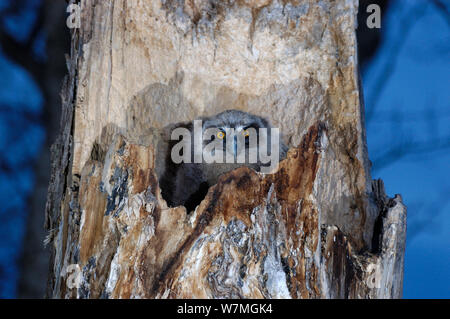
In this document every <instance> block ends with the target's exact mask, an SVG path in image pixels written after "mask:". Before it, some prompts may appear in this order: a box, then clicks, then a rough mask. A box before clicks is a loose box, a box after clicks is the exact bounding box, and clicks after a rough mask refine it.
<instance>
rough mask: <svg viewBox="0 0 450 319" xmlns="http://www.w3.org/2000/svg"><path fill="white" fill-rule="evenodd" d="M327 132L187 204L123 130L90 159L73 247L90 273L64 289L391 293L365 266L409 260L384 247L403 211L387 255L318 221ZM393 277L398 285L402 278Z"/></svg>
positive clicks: (388, 219) (131, 294)
mask: <svg viewBox="0 0 450 319" xmlns="http://www.w3.org/2000/svg"><path fill="white" fill-rule="evenodd" d="M322 134H326V133H325V131H324V130H323V127H321V126H320V125H316V126H313V127H311V129H310V130H309V132H308V133H307V134H306V135H305V137H304V139H303V141H302V143H301V144H300V146H299V147H297V148H293V149H291V150H290V151H289V153H288V156H287V159H286V160H283V161H282V162H281V163H280V166H279V168H278V169H277V171H276V172H274V173H273V174H267V175H264V174H259V173H257V172H255V171H253V170H252V169H250V168H247V167H241V168H239V169H237V170H234V171H231V172H229V173H227V174H224V175H223V176H222V177H221V178H220V179H219V182H218V183H217V185H215V186H213V187H211V189H210V190H209V192H208V194H207V196H206V198H205V199H204V200H203V201H202V202H201V204H200V205H199V206H198V207H197V209H196V210H195V211H194V212H191V213H190V214H189V213H188V212H186V210H185V208H184V207H175V208H171V207H167V205H166V203H165V201H164V199H163V198H162V197H161V193H160V189H159V186H158V183H157V179H156V173H155V167H154V160H153V159H154V155H155V154H154V152H155V150H154V149H153V147H152V146H141V145H136V144H130V143H129V142H127V140H126V139H125V138H124V137H122V136H118V137H117V138H116V139H115V140H114V141H113V143H112V144H111V146H110V148H109V150H108V152H107V154H106V156H105V158H104V161H103V162H100V161H94V160H92V161H90V162H88V163H87V165H86V167H85V168H84V169H83V171H82V174H81V177H80V182H79V191H78V194H75V198H77V199H78V203H77V205H76V206H77V207H78V208H79V210H78V211H74V212H73V215H74V220H73V223H72V224H70V226H69V227H70V228H69V231H70V233H71V234H73V235H74V236H75V238H78V240H76V241H73V242H74V244H75V245H73V246H72V248H73V249H72V251H70V252H67V255H66V260H67V262H70V263H71V264H79V265H81V269H82V280H81V283H80V288H79V289H76V290H71V289H68V288H67V287H64V279H65V278H62V279H63V280H62V281H61V285H62V286H61V292H62V296H65V297H70V296H72V297H78V298H99V297H108V298H326V297H328V298H349V297H352V298H358V297H359V298H363V297H387V296H389V295H390V293H391V290H390V289H388V290H387V291H385V292H384V295H383V294H380V292H379V291H380V289H379V288H377V287H375V286H371V285H372V282H370V281H369V278H370V276H371V275H373V274H372V273H370V272H367V269H368V267H369V265H377V267H378V265H379V266H382V267H383V266H390V267H399V266H400V265H402V260H396V259H395V258H394V260H392V257H391V256H385V255H383V248H384V249H385V250H386V249H387V248H389V249H390V247H389V246H387V245H392V243H391V241H392V239H393V238H396V237H397V234H395V232H394V233H392V229H391V228H392V227H396V228H397V230H396V231H402V227H404V224H403V225H401V224H398V218H399V217H400V218H404V209H403V208H400V209H399V207H398V205H400V206H401V203H397V202H395V203H392V202H391V204H390V205H391V206H392V205H393V206H392V207H389V208H387V209H388V210H387V212H386V215H385V216H384V223H385V224H384V229H383V234H384V236H385V237H383V240H382V243H381V247H382V251H381V252H380V253H378V254H371V253H365V255H359V254H358V252H356V251H354V250H353V249H352V245H351V243H350V242H349V241H348V239H347V238H346V236H345V235H344V234H343V233H342V232H341V231H340V230H339V229H338V228H337V227H335V226H326V225H321V224H320V214H319V211H318V208H317V205H316V200H317V199H316V196H315V194H314V190H313V188H314V183H315V179H316V172H317V170H318V166H319V165H320V161H321V153H322V152H323V151H322V150H321V145H320V140H321V136H322ZM394 204H395V205H394ZM394 212H395V213H396V214H398V215H400V216H395V218H393V216H392V214H393V213H394ZM76 216H78V219H77V218H76ZM396 223H397V224H396ZM384 232H386V233H384ZM386 236H387V237H386ZM397 248H398V247H397ZM400 248H401V247H400ZM387 259H389V260H387ZM372 270H374V271H375V270H376V271H380V269H378V268H376V267H375V268H373V269H372ZM380 274H381V273H380ZM376 276H377V274H376ZM375 279H376V280H378V278H375ZM386 279H387V278H386ZM382 280H384V278H382ZM388 283H390V284H392V285H393V289H394V290H399V289H400V292H401V282H400V283H395V282H391V281H389V282H388ZM383 291H384V290H383Z"/></svg>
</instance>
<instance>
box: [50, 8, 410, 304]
mask: <svg viewBox="0 0 450 319" xmlns="http://www.w3.org/2000/svg"><path fill="white" fill-rule="evenodd" d="M82 4H83V9H82V14H83V16H82V27H81V29H79V30H77V31H75V32H74V33H73V41H72V52H71V59H70V60H69V62H68V64H69V69H70V73H69V77H68V80H67V85H66V86H65V91H64V92H63V102H64V103H63V107H64V114H65V116H66V117H65V119H66V120H67V122H64V123H63V129H64V131H63V135H62V137H61V138H60V140H59V142H58V143H57V144H56V146H55V153H54V162H53V163H54V170H53V180H52V183H51V185H50V189H49V199H48V205H47V214H48V225H47V226H48V228H49V229H50V230H51V234H50V239H52V241H53V250H54V253H53V259H52V263H53V268H52V270H51V273H50V280H49V289H48V296H49V297H79V298H87V297H89V298H97V297H110V298H133V297H142V298H156V297H157V298H167V297H168V298H179V297H195V298H216V297H246V298H257V297H265V298H374V297H378V298H397V297H401V291H402V277H403V254H404V242H405V232H406V223H405V218H406V209H405V207H404V206H403V204H402V203H401V199H400V197H396V198H395V199H392V200H390V199H387V198H386V195H385V194H384V190H383V187H382V183H381V182H372V180H371V178H370V169H369V161H368V158H367V150H366V145H365V133H364V124H363V120H362V109H363V105H362V103H361V102H360V99H361V97H360V94H359V91H360V88H359V84H358V66H357V60H356V55H357V54H356V40H355V21H356V13H357V1H356V0H354V1H321V2H320V3H317V1H312V0H304V1H277V0H274V1H271V0H262V1H231V0H230V1H203V0H199V1H171V0H167V1H162V2H160V1H138V0H134V1H124V0H114V1H84V2H83V3H82ZM231 108H234V109H241V110H244V111H249V112H252V113H255V114H259V115H262V116H264V117H267V118H269V119H271V122H272V124H273V125H274V126H276V127H279V128H280V129H281V131H282V132H283V135H284V137H285V139H286V143H288V144H289V146H290V147H291V149H290V151H289V153H288V157H287V159H286V160H284V161H282V162H281V163H280V166H279V168H278V169H277V170H276V171H275V172H274V173H273V174H266V175H263V174H259V173H256V172H255V171H253V170H251V169H249V168H245V167H244V168H240V169H237V170H234V171H232V172H229V173H227V174H225V175H223V176H222V177H221V178H220V180H219V182H218V184H216V185H215V186H213V187H211V188H210V190H209V192H208V194H207V196H206V198H205V199H204V200H203V201H202V202H201V204H200V205H199V206H198V207H197V208H196V210H195V211H194V212H186V209H185V208H184V207H175V208H171V207H167V204H166V202H165V200H164V199H163V198H162V196H161V193H160V189H159V185H158V177H159V176H160V174H161V169H163V167H160V166H159V165H158V163H159V162H160V161H159V159H160V158H163V157H164V151H163V150H164V147H162V146H163V145H165V142H166V141H164V140H163V134H162V130H163V128H164V127H166V126H168V125H170V124H173V123H177V122H180V121H187V120H192V119H194V118H196V117H197V116H199V115H202V114H207V115H210V114H215V113H217V112H219V111H222V110H224V109H231ZM71 114H74V119H73V121H72V119H71ZM72 125H73V126H72ZM72 140H73V143H71V141H72ZM73 264H76V265H79V267H80V268H81V274H82V275H81V277H80V278H81V283H80V287H79V289H71V287H70V285H69V286H68V279H69V274H68V273H67V272H66V270H65V269H67V267H68V266H70V265H73Z"/></svg>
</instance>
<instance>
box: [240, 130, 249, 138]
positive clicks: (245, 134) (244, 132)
mask: <svg viewBox="0 0 450 319" xmlns="http://www.w3.org/2000/svg"><path fill="white" fill-rule="evenodd" d="M242 134H243V135H244V136H245V137H247V136H249V135H250V132H249V131H248V130H245V131H243V132H242Z"/></svg>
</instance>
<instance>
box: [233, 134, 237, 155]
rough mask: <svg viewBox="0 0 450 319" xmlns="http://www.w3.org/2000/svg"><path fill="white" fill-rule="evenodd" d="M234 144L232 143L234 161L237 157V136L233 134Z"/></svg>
mask: <svg viewBox="0 0 450 319" xmlns="http://www.w3.org/2000/svg"><path fill="white" fill-rule="evenodd" d="M233 142H234V144H233V151H234V160H235V161H236V158H237V136H236V135H234V141H233Z"/></svg>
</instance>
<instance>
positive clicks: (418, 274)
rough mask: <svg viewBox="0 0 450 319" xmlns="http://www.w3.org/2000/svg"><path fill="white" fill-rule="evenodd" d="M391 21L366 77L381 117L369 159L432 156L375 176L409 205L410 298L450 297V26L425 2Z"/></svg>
mask: <svg viewBox="0 0 450 319" xmlns="http://www.w3.org/2000/svg"><path fill="white" fill-rule="evenodd" d="M385 19H386V21H385V23H387V25H386V33H385V34H384V36H385V39H384V43H383V45H382V47H381V49H380V51H379V52H378V54H377V56H376V58H375V59H374V61H373V62H372V63H371V64H370V66H369V67H368V69H367V70H366V72H365V73H364V74H363V85H364V91H365V98H366V109H367V110H370V108H372V109H373V107H374V105H375V110H376V111H374V113H373V116H372V117H371V119H369V123H368V125H367V136H368V137H367V138H368V146H369V156H370V158H371V159H372V160H375V159H377V158H379V157H380V156H381V155H382V154H383V153H384V152H386V150H389V149H391V148H394V149H395V148H397V149H402V145H403V146H404V145H406V149H407V150H408V149H409V150H414V147H411V146H410V145H411V144H412V145H414V144H420V145H423V146H424V150H426V151H423V152H419V153H417V152H414V151H413V152H412V154H411V155H409V156H406V157H402V158H400V159H398V160H397V161H392V160H391V161H387V163H389V164H388V165H386V166H385V165H378V168H377V163H376V162H375V163H374V164H375V165H374V170H373V172H372V174H373V178H382V179H383V180H384V182H385V186H386V190H387V193H388V194H389V195H390V196H393V195H394V194H396V193H400V194H401V195H402V196H403V200H404V202H405V204H406V205H407V206H408V233H407V247H406V259H405V278H404V297H405V298H450V233H449V230H450V214H449V213H450V152H449V148H446V149H440V147H439V146H442V145H443V143H445V142H447V143H448V142H449V139H450V125H449V121H450V25H449V20H446V19H445V18H444V17H443V15H442V14H441V13H439V12H438V11H437V10H436V9H435V7H434V6H433V5H432V4H431V1H422V0H409V1H393V5H392V7H391V8H390V11H389V12H388V13H387V16H386V17H385ZM399 41H403V43H402V45H401V46H400V48H399V49H398V47H399ZM400 43H401V42H400ZM387 69H389V71H387V72H386V70H387ZM387 74H390V75H387ZM381 81H382V82H383V83H384V89H383V90H381V91H380V90H378V91H375V90H376V89H377V88H379V87H380V86H379V85H377V83H381ZM379 92H381V93H379ZM375 99H376V100H377V101H378V102H377V103H375ZM367 113H370V111H368V112H367ZM402 119H403V120H402ZM431 140H434V141H435V142H433V143H430V142H427V141H431ZM440 143H441V144H440ZM433 145H434V146H433ZM378 163H379V164H380V162H378Z"/></svg>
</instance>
